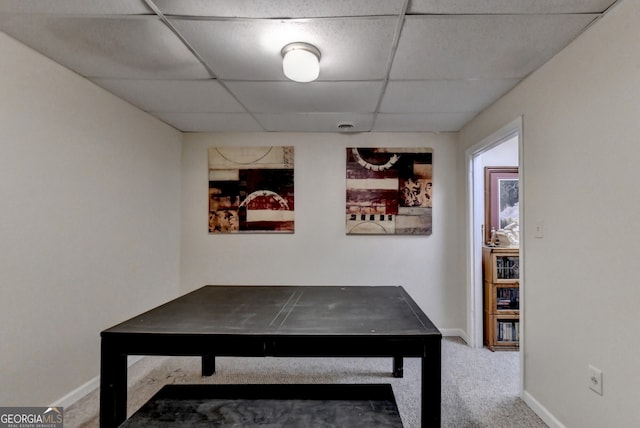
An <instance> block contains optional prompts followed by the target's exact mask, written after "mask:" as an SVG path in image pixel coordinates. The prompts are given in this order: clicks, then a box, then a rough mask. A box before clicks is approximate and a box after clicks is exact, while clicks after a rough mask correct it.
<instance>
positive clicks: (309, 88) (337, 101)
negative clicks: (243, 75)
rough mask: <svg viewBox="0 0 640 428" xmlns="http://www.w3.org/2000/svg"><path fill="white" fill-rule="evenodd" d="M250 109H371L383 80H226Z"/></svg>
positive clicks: (283, 110) (374, 106)
mask: <svg viewBox="0 0 640 428" xmlns="http://www.w3.org/2000/svg"><path fill="white" fill-rule="evenodd" d="M227 84H228V86H229V89H230V90H231V91H232V92H233V93H234V94H235V95H236V96H237V97H238V99H239V100H240V102H241V103H242V104H243V105H244V106H245V107H247V108H248V109H249V110H250V111H254V112H258V113H273V112H349V111H351V112H355V113H368V112H373V111H374V110H375V108H376V105H377V103H378V97H379V96H380V92H381V91H382V82H312V83H293V82H228V83H227Z"/></svg>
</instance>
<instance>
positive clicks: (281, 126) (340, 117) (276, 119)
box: [256, 113, 373, 132]
mask: <svg viewBox="0 0 640 428" xmlns="http://www.w3.org/2000/svg"><path fill="white" fill-rule="evenodd" d="M256 119H257V120H258V121H259V122H260V123H261V124H262V125H263V126H264V128H265V129H266V130H267V131H274V132H278V131H290V132H367V131H370V130H371V125H372V123H373V113H368V114H357V113H261V114H257V115H256ZM346 123H348V124H351V125H353V128H351V129H349V130H348V131H342V130H340V129H339V128H338V125H339V124H346Z"/></svg>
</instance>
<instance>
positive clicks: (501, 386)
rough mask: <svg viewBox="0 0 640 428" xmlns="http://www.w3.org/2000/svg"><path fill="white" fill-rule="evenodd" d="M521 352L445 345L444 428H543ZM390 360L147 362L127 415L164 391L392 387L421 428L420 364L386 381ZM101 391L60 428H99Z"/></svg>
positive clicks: (138, 373)
mask: <svg viewBox="0 0 640 428" xmlns="http://www.w3.org/2000/svg"><path fill="white" fill-rule="evenodd" d="M519 364H520V360H519V355H518V352H490V351H489V350H487V349H486V348H484V349H474V348H470V347H469V346H467V345H466V344H465V343H464V342H463V341H462V340H461V339H459V338H454V337H445V338H444V339H443V342H442V426H443V427H451V428H467V427H469V428H471V427H473V428H502V427H504V428H529V427H531V428H537V427H546V426H547V425H546V424H545V423H544V422H543V421H542V420H541V419H540V418H539V417H538V416H536V415H535V413H533V411H532V410H531V409H530V408H529V407H528V406H527V405H526V404H525V403H524V402H523V401H522V400H521V399H520V398H519V397H518V395H519V390H520V387H519V382H520V375H519ZM391 366H392V363H391V359H390V358H237V357H234V358H223V357H221V358H217V359H216V374H215V375H214V376H212V377H209V378H206V377H205V378H203V377H201V376H200V359H199V358H192V357H188V358H185V357H182V358H173V357H153V358H151V357H148V358H145V359H143V360H142V361H140V362H138V363H136V365H134V366H133V367H132V368H131V369H130V375H129V401H128V404H129V408H128V414H129V415H131V414H132V413H133V412H135V411H136V410H137V409H138V408H139V407H140V406H142V404H143V403H145V402H146V401H147V400H148V399H149V398H151V396H152V395H153V394H155V393H156V392H157V391H158V390H159V389H160V388H161V387H162V386H163V385H165V384H178V383H217V384H245V383H249V384H252V383H389V384H391V385H392V387H393V392H394V394H395V397H396V402H397V404H398V410H399V411H400V416H401V417H402V422H403V424H404V426H405V428H417V427H419V426H420V416H419V405H420V370H421V369H420V360H419V359H416V358H407V359H405V362H404V377H403V378H400V379H396V378H393V377H392V376H391ZM98 397H99V396H98V391H94V392H93V393H91V394H89V395H88V396H87V397H85V398H83V399H82V400H80V401H78V402H77V403H75V404H74V405H72V406H69V407H67V408H65V414H64V416H65V427H67V428H74V427H87V428H93V427H98V426H99V424H98V406H99V405H98V402H99V398H98Z"/></svg>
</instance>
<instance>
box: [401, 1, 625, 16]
mask: <svg viewBox="0 0 640 428" xmlns="http://www.w3.org/2000/svg"><path fill="white" fill-rule="evenodd" d="M615 1H616V0H562V1H558V0H535V1H532V0H447V1H442V0H411V1H410V2H409V8H408V11H407V13H431V14H524V13H539V14H549V13H595V12H598V13H600V12H604V11H605V10H606V9H607V8H608V7H609V6H611V5H612V4H613V3H615Z"/></svg>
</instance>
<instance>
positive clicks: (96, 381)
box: [49, 355, 144, 407]
mask: <svg viewBox="0 0 640 428" xmlns="http://www.w3.org/2000/svg"><path fill="white" fill-rule="evenodd" d="M143 358H144V356H141V355H135V356H131V357H129V359H128V361H127V365H128V366H129V368H130V367H131V366H133V365H134V364H135V363H137V362H138V361H140V360H141V359H143ZM99 387H100V376H96V377H94V378H92V379H91V380H89V381H88V382H86V383H85V384H83V385H81V386H79V387H78V388H76V389H74V390H73V391H71V392H69V393H68V394H67V395H65V396H64V397H62V398H60V399H58V400H56V401H55V402H53V403H51V404H50V405H49V407H69V406H71V405H72V404H74V403H76V402H77V401H79V400H80V399H82V398H84V397H86V396H87V395H89V394H90V393H92V392H93V391H95V390H96V389H98V388H99Z"/></svg>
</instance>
